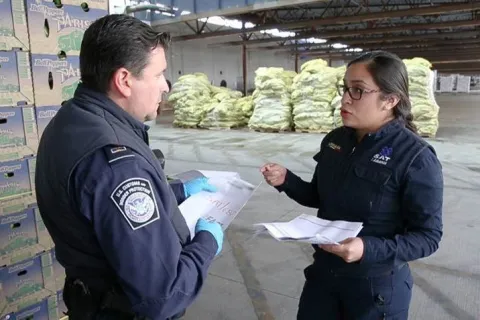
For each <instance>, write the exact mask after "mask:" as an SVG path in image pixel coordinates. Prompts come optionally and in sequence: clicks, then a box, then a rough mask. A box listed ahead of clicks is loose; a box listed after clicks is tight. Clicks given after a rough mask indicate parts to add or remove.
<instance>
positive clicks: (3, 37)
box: [0, 0, 30, 51]
mask: <svg viewBox="0 0 480 320" xmlns="http://www.w3.org/2000/svg"><path fill="white" fill-rule="evenodd" d="M12 49H20V50H23V51H28V50H30V44H29V41H28V27H27V14H26V12H25V5H24V3H23V0H2V1H0V50H2V51H7V50H12Z"/></svg>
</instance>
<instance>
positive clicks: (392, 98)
mask: <svg viewBox="0 0 480 320" xmlns="http://www.w3.org/2000/svg"><path fill="white" fill-rule="evenodd" d="M399 102H400V97H399V96H398V95H396V94H389V95H387V96H386V97H385V99H384V105H383V108H382V109H384V110H392V109H393V108H395V106H396V105H397V104H398V103H399Z"/></svg>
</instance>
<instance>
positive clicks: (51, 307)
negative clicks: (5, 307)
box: [2, 294, 59, 320]
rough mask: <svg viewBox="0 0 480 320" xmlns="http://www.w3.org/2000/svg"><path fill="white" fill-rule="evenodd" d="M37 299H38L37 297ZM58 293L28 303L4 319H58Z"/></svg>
mask: <svg viewBox="0 0 480 320" xmlns="http://www.w3.org/2000/svg"><path fill="white" fill-rule="evenodd" d="M35 300H37V299H35ZM57 300H58V299H57V295H56V294H55V295H51V296H49V297H46V298H44V299H41V300H40V302H37V303H33V304H28V306H26V307H20V308H21V309H20V310H18V311H17V312H14V313H11V314H9V315H7V316H5V317H4V318H2V319H8V320H27V319H31V320H57V319H59V316H58V311H57V309H58V301H57Z"/></svg>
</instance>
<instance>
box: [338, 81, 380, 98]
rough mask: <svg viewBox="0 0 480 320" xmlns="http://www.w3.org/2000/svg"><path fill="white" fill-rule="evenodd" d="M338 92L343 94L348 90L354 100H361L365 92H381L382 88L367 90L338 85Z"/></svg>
mask: <svg viewBox="0 0 480 320" xmlns="http://www.w3.org/2000/svg"><path fill="white" fill-rule="evenodd" d="M337 90H338V94H339V95H341V96H343V95H344V94H345V92H348V95H349V96H350V98H352V100H360V99H362V96H363V94H364V93H374V92H380V90H365V89H361V88H356V87H347V86H346V85H343V84H341V85H338V86H337Z"/></svg>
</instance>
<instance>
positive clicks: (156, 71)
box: [128, 47, 168, 121]
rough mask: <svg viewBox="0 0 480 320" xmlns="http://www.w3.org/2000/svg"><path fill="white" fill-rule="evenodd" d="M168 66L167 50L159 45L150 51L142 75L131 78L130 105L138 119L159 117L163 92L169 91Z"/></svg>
mask: <svg viewBox="0 0 480 320" xmlns="http://www.w3.org/2000/svg"><path fill="white" fill-rule="evenodd" d="M166 68H167V61H166V59H165V50H164V49H163V48H161V47H158V48H156V49H154V50H152V51H151V52H150V55H149V61H148V64H147V66H146V67H145V69H143V71H142V73H141V74H140V76H139V77H132V78H131V79H132V83H131V92H130V96H129V97H128V105H129V109H130V111H131V113H133V115H134V116H135V117H136V118H137V119H139V120H143V121H150V120H154V119H155V118H156V117H157V112H158V108H159V103H160V102H161V99H162V96H163V93H165V92H168V84H167V82H166V80H165V75H164V72H165V69H166Z"/></svg>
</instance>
